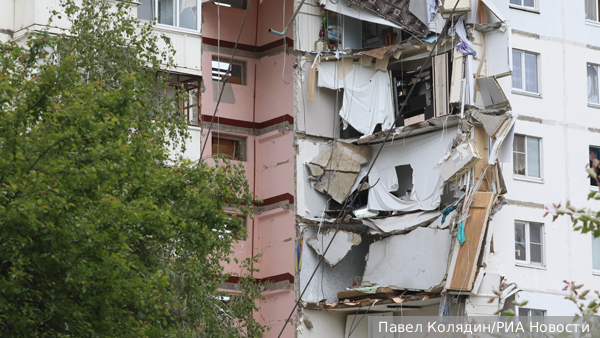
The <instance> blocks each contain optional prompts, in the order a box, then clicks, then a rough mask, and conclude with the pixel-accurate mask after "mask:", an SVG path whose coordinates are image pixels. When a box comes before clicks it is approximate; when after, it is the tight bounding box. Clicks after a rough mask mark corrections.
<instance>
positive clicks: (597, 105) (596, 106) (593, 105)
mask: <svg viewBox="0 0 600 338" xmlns="http://www.w3.org/2000/svg"><path fill="white" fill-rule="evenodd" d="M588 107H590V108H596V109H600V104H597V103H591V102H588Z"/></svg>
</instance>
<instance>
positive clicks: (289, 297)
mask: <svg viewBox="0 0 600 338" xmlns="http://www.w3.org/2000/svg"><path fill="white" fill-rule="evenodd" d="M265 295H266V296H267V301H266V302H263V301H260V303H259V304H258V306H260V308H261V310H260V312H259V313H257V314H255V319H256V320H257V321H259V322H260V323H261V324H266V325H268V326H269V327H271V330H270V331H268V332H266V333H265V334H264V335H263V338H277V336H278V335H279V332H280V331H281V328H282V327H283V324H284V323H285V320H286V319H287V317H288V316H289V315H290V312H291V311H292V308H293V307H294V291H293V290H279V291H267V292H265ZM292 319H295V316H292ZM281 337H282V338H293V337H294V324H293V323H288V324H287V326H286V327H285V331H284V332H283V334H282V335H281Z"/></svg>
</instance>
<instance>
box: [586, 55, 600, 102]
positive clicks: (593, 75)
mask: <svg viewBox="0 0 600 338" xmlns="http://www.w3.org/2000/svg"><path fill="white" fill-rule="evenodd" d="M598 69H600V67H599V66H598V65H595V64H591V63H588V64H587V87H588V103H596V104H597V103H600V101H599V98H598V94H599V92H600V91H599V90H598V87H599V84H600V83H599V82H598Z"/></svg>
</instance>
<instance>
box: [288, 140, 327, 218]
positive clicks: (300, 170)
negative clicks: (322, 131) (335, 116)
mask: <svg viewBox="0 0 600 338" xmlns="http://www.w3.org/2000/svg"><path fill="white" fill-rule="evenodd" d="M296 146H297V149H298V153H297V156H296V196H295V197H296V198H295V206H296V214H297V215H298V216H301V217H304V218H310V219H313V218H316V217H322V216H323V210H324V209H325V207H326V205H327V200H328V199H329V196H327V195H325V194H322V193H320V192H318V191H316V190H315V189H314V188H313V187H312V185H311V183H310V182H309V180H308V178H309V177H310V176H311V172H310V170H309V169H308V166H307V165H306V164H307V163H309V162H310V161H311V160H312V159H313V158H314V157H315V156H317V155H318V154H319V153H320V152H321V151H322V150H323V149H325V148H326V147H327V143H325V142H317V141H311V140H306V139H296Z"/></svg>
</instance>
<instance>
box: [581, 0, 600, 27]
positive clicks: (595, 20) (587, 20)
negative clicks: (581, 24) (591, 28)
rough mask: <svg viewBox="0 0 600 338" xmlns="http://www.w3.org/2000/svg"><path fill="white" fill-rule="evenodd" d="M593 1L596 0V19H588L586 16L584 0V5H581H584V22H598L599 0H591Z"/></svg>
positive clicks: (599, 14) (599, 17) (599, 18)
mask: <svg viewBox="0 0 600 338" xmlns="http://www.w3.org/2000/svg"><path fill="white" fill-rule="evenodd" d="M593 1H595V2H596V13H595V14H596V19H588V18H587V16H588V13H587V8H586V3H585V1H584V5H583V7H584V18H585V21H586V22H589V23H591V24H596V25H598V24H600V0H593Z"/></svg>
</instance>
